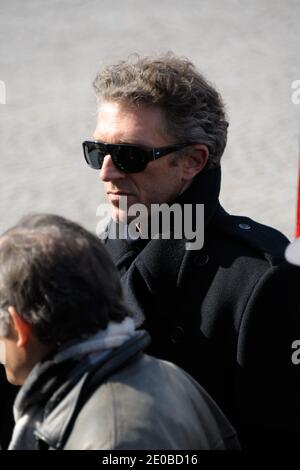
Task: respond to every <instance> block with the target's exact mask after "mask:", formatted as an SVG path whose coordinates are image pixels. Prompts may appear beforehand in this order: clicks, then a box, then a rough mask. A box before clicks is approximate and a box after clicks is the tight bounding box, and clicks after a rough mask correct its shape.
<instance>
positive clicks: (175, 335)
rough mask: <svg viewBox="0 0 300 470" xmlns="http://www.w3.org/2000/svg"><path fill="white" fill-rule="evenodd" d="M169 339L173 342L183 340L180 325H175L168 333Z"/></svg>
mask: <svg viewBox="0 0 300 470" xmlns="http://www.w3.org/2000/svg"><path fill="white" fill-rule="evenodd" d="M170 340H171V341H172V343H174V344H178V343H182V341H183V340H184V330H183V328H181V326H176V327H175V328H174V330H173V332H172V333H171V335H170Z"/></svg>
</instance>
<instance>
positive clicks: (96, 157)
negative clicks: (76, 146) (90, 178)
mask: <svg viewBox="0 0 300 470" xmlns="http://www.w3.org/2000/svg"><path fill="white" fill-rule="evenodd" d="M84 153H85V156H86V160H87V163H88V164H89V165H90V166H91V167H92V168H94V170H100V168H102V164H103V159H104V157H105V155H104V153H105V152H103V151H102V150H101V148H99V147H98V146H97V147H96V146H94V145H93V146H92V145H88V144H87V145H86V146H85V149H84Z"/></svg>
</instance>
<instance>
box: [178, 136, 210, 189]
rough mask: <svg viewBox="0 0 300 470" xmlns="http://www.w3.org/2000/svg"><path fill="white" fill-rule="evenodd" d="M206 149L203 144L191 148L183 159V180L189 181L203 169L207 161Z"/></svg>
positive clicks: (207, 153)
mask: <svg viewBox="0 0 300 470" xmlns="http://www.w3.org/2000/svg"><path fill="white" fill-rule="evenodd" d="M208 155H209V152H208V148H207V147H206V145H203V144H195V145H193V146H191V147H190V148H189V149H188V150H187V153H186V155H185V158H184V159H183V178H184V179H185V180H187V181H190V180H192V179H193V178H194V176H196V175H197V174H198V173H200V171H202V170H203V169H204V167H205V166H206V164H207V161H208Z"/></svg>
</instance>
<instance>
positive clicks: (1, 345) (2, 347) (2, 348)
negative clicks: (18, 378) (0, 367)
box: [0, 340, 6, 364]
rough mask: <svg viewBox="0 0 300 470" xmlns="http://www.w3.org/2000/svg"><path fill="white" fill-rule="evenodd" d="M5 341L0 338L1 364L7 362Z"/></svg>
mask: <svg viewBox="0 0 300 470" xmlns="http://www.w3.org/2000/svg"><path fill="white" fill-rule="evenodd" d="M5 356H6V354H5V343H4V341H1V340H0V364H5Z"/></svg>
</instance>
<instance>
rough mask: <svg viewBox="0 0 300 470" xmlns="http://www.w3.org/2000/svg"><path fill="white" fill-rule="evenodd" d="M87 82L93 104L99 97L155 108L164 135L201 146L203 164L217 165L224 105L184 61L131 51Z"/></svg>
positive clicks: (223, 131)
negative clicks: (204, 156) (90, 85)
mask: <svg viewBox="0 0 300 470" xmlns="http://www.w3.org/2000/svg"><path fill="white" fill-rule="evenodd" d="M93 86H94V90H95V92H96V97H97V102H98V106H99V107H100V106H101V104H102V103H103V102H104V101H113V102H118V103H126V104H128V105H131V106H140V105H153V106H159V107H161V108H162V109H163V111H164V113H165V117H166V132H167V135H168V136H169V137H172V138H173V139H175V142H180V143H181V142H194V143H201V144H205V145H206V146H207V148H208V150H209V161H208V166H209V167H214V166H217V165H219V164H220V159H221V156H222V154H223V152H224V149H225V146H226V142H227V127H228V122H227V120H226V114H225V109H224V103H223V101H222V98H221V96H220V94H219V93H218V92H217V91H216V90H215V88H214V87H213V86H212V85H210V84H209V83H208V82H207V81H206V79H205V78H204V77H203V76H202V75H201V74H200V73H199V72H198V71H197V70H196V68H195V66H194V65H193V64H192V63H191V62H190V61H189V60H188V59H186V58H180V57H176V56H175V55H174V54H172V53H170V52H169V53H167V54H164V55H161V56H158V57H150V56H145V57H140V56H138V55H136V54H135V55H132V56H130V57H129V59H128V60H127V61H121V62H119V63H117V64H115V65H111V66H107V67H106V68H104V70H102V71H100V72H99V73H98V74H97V76H96V78H95V80H94V82H93Z"/></svg>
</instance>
